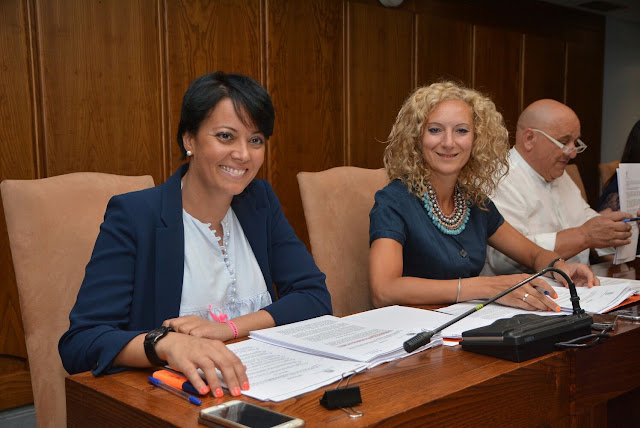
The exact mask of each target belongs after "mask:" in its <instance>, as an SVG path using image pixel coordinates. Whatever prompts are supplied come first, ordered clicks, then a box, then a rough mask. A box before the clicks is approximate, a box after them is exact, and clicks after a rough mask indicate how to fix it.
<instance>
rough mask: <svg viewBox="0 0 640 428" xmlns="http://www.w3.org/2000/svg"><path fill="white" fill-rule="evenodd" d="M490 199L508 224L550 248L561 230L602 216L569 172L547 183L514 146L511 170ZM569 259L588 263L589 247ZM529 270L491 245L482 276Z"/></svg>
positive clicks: (552, 247) (510, 160) (511, 155)
mask: <svg viewBox="0 0 640 428" xmlns="http://www.w3.org/2000/svg"><path fill="white" fill-rule="evenodd" d="M491 199H492V200H493V202H494V203H495V205H496V206H497V207H498V211H500V213H501V214H502V215H503V216H504V218H505V220H506V221H508V222H509V224H511V225H512V226H513V227H514V228H515V229H516V230H518V231H519V232H520V233H522V234H523V235H524V236H526V237H527V238H529V239H530V240H531V241H533V242H535V243H536V244H538V245H539V246H541V247H542V248H544V249H546V250H550V251H553V250H554V248H555V246H556V235H557V233H558V232H560V231H562V230H565V229H569V228H573V227H578V226H582V225H583V224H584V223H585V222H586V221H587V220H589V219H591V218H593V217H595V216H597V215H599V214H598V213H597V212H596V211H594V210H593V209H591V207H590V206H589V205H588V204H587V203H586V202H585V200H584V199H582V195H581V194H580V190H579V189H578V186H576V184H575V183H574V182H573V180H572V179H571V177H569V175H568V174H567V173H566V172H565V173H564V174H562V176H561V177H558V178H557V179H555V180H553V181H551V182H547V181H546V180H545V179H544V178H543V177H542V176H541V175H540V174H538V173H537V172H536V171H535V170H534V169H533V168H532V167H531V166H530V165H529V164H528V163H527V161H525V160H524V159H523V157H522V156H521V155H520V153H518V151H517V150H516V149H515V148H512V149H511V150H510V151H509V173H508V174H507V175H506V176H505V177H504V178H503V179H502V181H501V182H500V183H499V184H498V187H497V189H496V191H495V194H494V195H493V196H492V197H491ZM567 262H577V263H585V264H589V249H586V250H584V251H582V252H580V253H578V254H577V255H575V256H574V257H572V258H570V259H569V260H567ZM528 270H529V269H526V268H525V267H524V266H522V265H520V264H518V263H516V262H515V261H514V260H512V259H510V258H509V257H507V256H505V255H504V254H502V253H500V252H499V251H497V250H495V249H493V248H491V247H489V248H487V263H486V264H485V267H484V269H483V271H482V273H481V275H506V274H512V273H518V272H527V271H528Z"/></svg>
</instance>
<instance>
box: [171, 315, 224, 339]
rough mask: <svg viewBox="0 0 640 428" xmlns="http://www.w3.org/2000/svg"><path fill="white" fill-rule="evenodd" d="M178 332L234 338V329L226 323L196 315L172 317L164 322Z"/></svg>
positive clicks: (209, 337) (213, 337) (198, 335)
mask: <svg viewBox="0 0 640 428" xmlns="http://www.w3.org/2000/svg"><path fill="white" fill-rule="evenodd" d="M162 325H164V326H167V327H172V328H173V329H174V330H175V331H177V332H178V333H184V334H188V335H190V336H195V337H204V338H207V339H217V340H222V341H227V340H231V339H233V329H232V328H231V326H229V325H228V324H226V323H223V322H217V321H209V320H206V319H204V318H201V317H198V316H195V315H186V316H183V317H179V318H171V319H168V320H166V321H165V322H163V323H162Z"/></svg>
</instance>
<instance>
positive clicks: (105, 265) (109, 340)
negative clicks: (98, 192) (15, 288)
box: [58, 196, 143, 375]
mask: <svg viewBox="0 0 640 428" xmlns="http://www.w3.org/2000/svg"><path fill="white" fill-rule="evenodd" d="M132 214H133V213H128V212H127V205H126V204H125V203H123V199H122V198H121V197H120V196H116V197H113V198H112V199H111V200H110V201H109V204H108V205H107V210H106V213H105V217H104V222H103V223H102V225H101V226H100V233H99V234H98V238H97V240H96V244H95V247H94V250H93V254H92V255H91V260H90V261H89V263H88V265H87V267H86V272H85V277H84V280H83V283H82V286H81V287H80V291H79V293H78V297H77V300H76V303H75V305H74V307H73V309H72V310H71V313H70V315H69V321H70V326H69V330H67V332H66V333H64V335H63V336H62V337H61V338H60V341H59V343H58V350H59V352H60V357H61V359H62V363H63V365H64V368H65V369H66V370H67V372H69V373H78V372H83V371H87V370H91V371H92V372H93V373H94V374H95V375H98V374H100V373H112V372H117V371H122V370H125V368H124V367H123V368H117V369H113V368H112V367H111V364H112V361H113V359H114V358H115V357H116V356H117V355H118V353H119V352H120V351H121V350H122V348H123V347H124V346H125V345H126V344H127V343H128V342H129V341H130V340H131V339H133V338H134V337H135V336H137V335H139V334H140V333H142V332H143V331H125V330H124V328H125V326H127V325H128V324H129V322H130V310H131V309H130V308H131V301H132V298H133V288H134V272H135V262H136V251H137V245H136V236H135V232H134V229H135V226H133V225H135V220H134V217H132Z"/></svg>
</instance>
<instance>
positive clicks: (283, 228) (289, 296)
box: [263, 181, 332, 325]
mask: <svg viewBox="0 0 640 428" xmlns="http://www.w3.org/2000/svg"><path fill="white" fill-rule="evenodd" d="M263 183H264V185H265V190H266V196H267V200H268V209H269V214H268V228H269V230H268V233H269V235H270V236H269V239H268V244H267V245H268V248H267V251H268V254H269V270H270V272H271V277H272V278H271V279H272V280H273V282H274V283H275V285H276V287H277V292H278V297H279V299H278V300H276V301H274V302H273V303H272V304H271V305H269V306H267V307H265V308H264V310H266V311H267V312H269V313H270V314H271V316H272V317H273V319H274V320H275V322H276V325H282V324H288V323H292V322H296V321H301V320H305V319H309V318H314V317H319V316H322V315H327V314H331V313H332V308H331V296H330V294H329V291H328V290H327V286H326V283H325V279H326V277H325V275H324V274H323V273H322V272H321V271H320V269H318V266H316V263H315V262H314V260H313V257H311V254H309V252H308V251H307V248H306V247H305V245H304V244H303V243H302V242H301V241H300V239H298V237H297V236H296V234H295V232H294V231H293V228H292V227H291V225H290V224H289V222H288V221H287V219H286V218H285V216H284V214H283V212H282V207H281V205H280V201H279V200H278V197H277V196H276V194H275V193H274V192H273V189H272V188H271V185H270V184H269V183H268V182H266V181H263Z"/></svg>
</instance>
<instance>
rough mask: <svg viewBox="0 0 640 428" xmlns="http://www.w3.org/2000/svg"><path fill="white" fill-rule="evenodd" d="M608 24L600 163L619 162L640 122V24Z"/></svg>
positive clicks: (611, 20)
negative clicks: (632, 132) (635, 126)
mask: <svg viewBox="0 0 640 428" xmlns="http://www.w3.org/2000/svg"><path fill="white" fill-rule="evenodd" d="M606 25H607V26H606V35H605V51H604V87H603V98H602V147H601V152H600V161H601V162H611V161H614V160H619V159H620V157H621V156H622V150H623V149H624V144H625V143H626V141H627V136H628V135H629V131H631V128H632V127H633V125H634V124H635V123H636V121H637V120H639V119H640V23H638V22H631V21H624V20H620V19H615V18H611V17H607V24H606ZM586 143H587V144H589V142H588V141H586Z"/></svg>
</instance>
